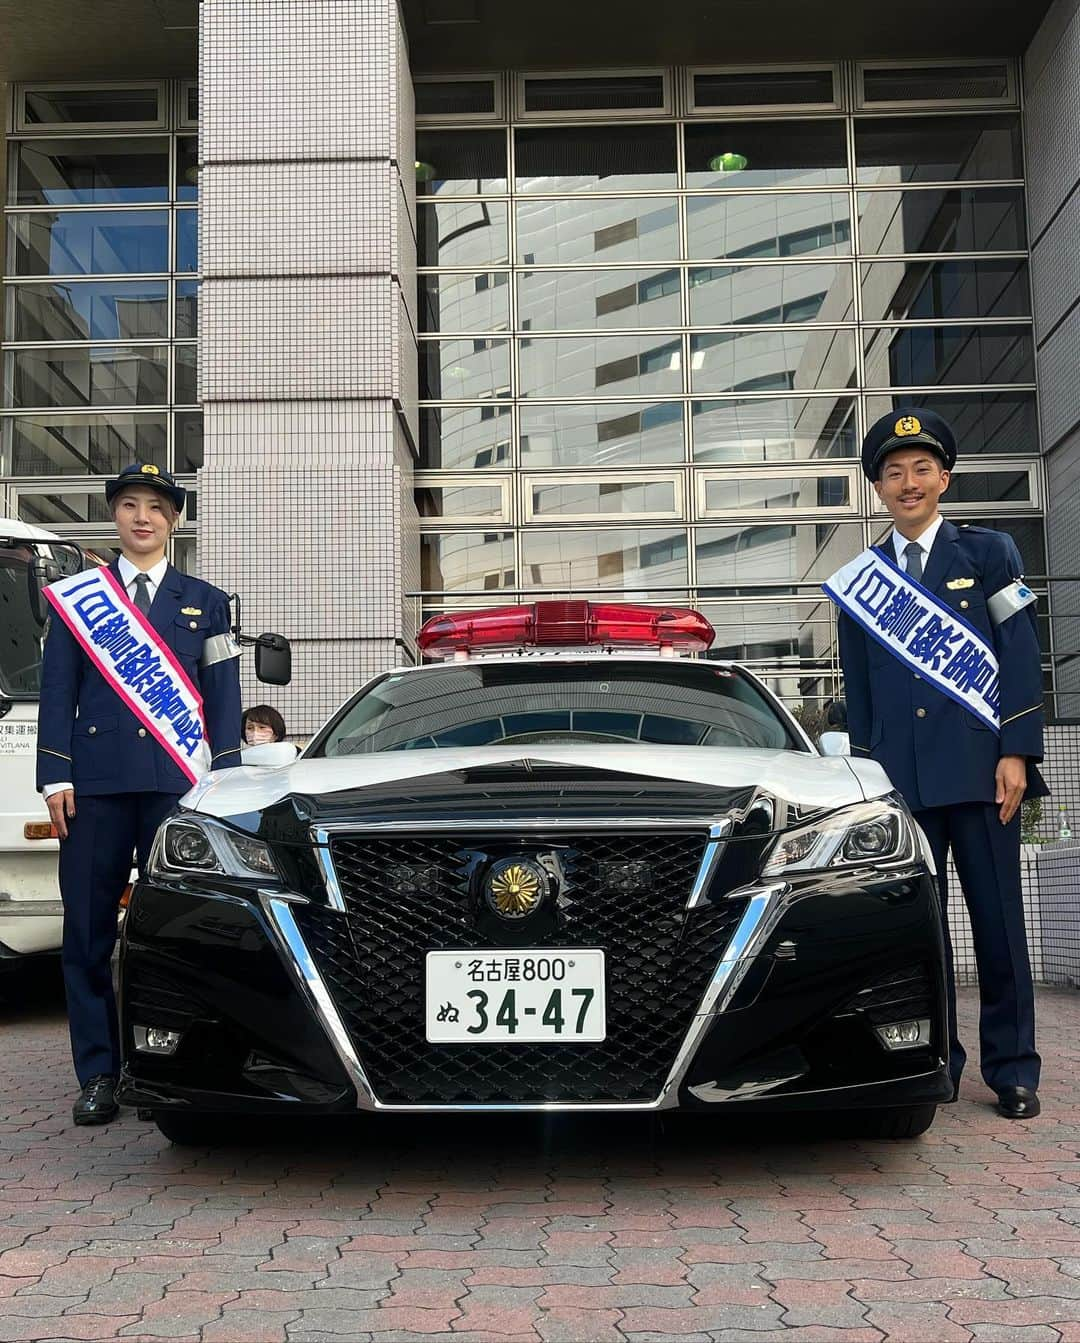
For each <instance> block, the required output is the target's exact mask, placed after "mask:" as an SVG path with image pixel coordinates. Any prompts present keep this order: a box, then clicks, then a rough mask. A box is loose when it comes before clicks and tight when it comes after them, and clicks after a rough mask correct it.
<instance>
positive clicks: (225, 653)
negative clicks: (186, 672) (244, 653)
mask: <svg viewBox="0 0 1080 1343" xmlns="http://www.w3.org/2000/svg"><path fill="white" fill-rule="evenodd" d="M239 656H240V645H239V644H238V643H237V642H236V640H235V639H234V638H233V636H232V635H231V634H211V636H210V637H209V639H207V640H206V642H205V643H204V644H203V649H202V656H201V657H200V658H199V666H200V667H203V668H206V667H212V666H213V665H214V664H215V663H216V662H227V661H228V660H229V658H238V657H239Z"/></svg>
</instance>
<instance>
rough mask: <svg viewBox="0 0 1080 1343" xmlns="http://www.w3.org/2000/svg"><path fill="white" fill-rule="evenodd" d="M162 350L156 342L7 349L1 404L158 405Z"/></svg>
mask: <svg viewBox="0 0 1080 1343" xmlns="http://www.w3.org/2000/svg"><path fill="white" fill-rule="evenodd" d="M167 353H168V351H167V348H166V347H165V346H161V345H140V346H128V347H124V346H115V345H112V346H110V345H98V346H83V347H78V346H75V347H64V346H53V347H51V348H49V349H42V350H9V351H8V352H7V354H6V355H5V357H4V404H5V405H6V406H16V407H18V406H42V407H46V406H154V405H158V406H160V405H164V404H165V402H166V387H167V383H168V379H167V377H166V369H167V363H166V360H167Z"/></svg>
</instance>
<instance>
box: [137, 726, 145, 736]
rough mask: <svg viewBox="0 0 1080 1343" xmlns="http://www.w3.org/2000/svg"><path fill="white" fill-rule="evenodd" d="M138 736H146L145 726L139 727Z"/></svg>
mask: <svg viewBox="0 0 1080 1343" xmlns="http://www.w3.org/2000/svg"><path fill="white" fill-rule="evenodd" d="M139 736H140V737H145V736H146V728H144V727H141V728H139Z"/></svg>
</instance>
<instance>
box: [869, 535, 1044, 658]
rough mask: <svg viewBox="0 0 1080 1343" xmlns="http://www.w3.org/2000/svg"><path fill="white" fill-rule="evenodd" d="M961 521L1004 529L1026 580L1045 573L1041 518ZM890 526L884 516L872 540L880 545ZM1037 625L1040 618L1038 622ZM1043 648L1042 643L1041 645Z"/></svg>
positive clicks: (1030, 580) (1033, 579)
mask: <svg viewBox="0 0 1080 1343" xmlns="http://www.w3.org/2000/svg"><path fill="white" fill-rule="evenodd" d="M964 523H965V525H967V526H972V527H989V528H991V530H993V531H996V532H1006V533H1007V534H1008V535H1009V536H1011V537H1012V539H1013V540H1014V541H1015V542H1016V548H1017V550H1019V552H1020V559H1021V561H1022V563H1023V566H1024V574H1025V577H1026V578H1027V579H1028V581H1029V582H1032V583H1034V582H1038V580H1039V579H1040V578H1041V577H1043V576H1045V574H1046V543H1045V539H1044V536H1043V520H1042V518H998V517H989V518H971V519H969V518H965V519H964ZM891 530H892V524H891V523H890V522H889V521H888V520H887V519H886V521H885V522H883V523H882V524H881V527H880V529H878V528H875V529H874V532H873V543H874V544H875V545H880V544H881V542H882V541H883V540H884V539H885V537H887V536H888V535H889V532H890V531H891ZM1039 623H1040V625H1041V624H1042V621H1040V622H1039ZM1044 651H1045V646H1044Z"/></svg>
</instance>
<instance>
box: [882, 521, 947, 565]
mask: <svg viewBox="0 0 1080 1343" xmlns="http://www.w3.org/2000/svg"><path fill="white" fill-rule="evenodd" d="M944 521H945V519H944V518H943V517H942V516H941V514H940V513H939V514H938V515H937V517H936V518H935V519H934V520H933V522H932V523H931V524H930V526H929V527H927V529H926V531H925V532H922V533H921V534H920V535H919V536H917V537H916V538H915V540H916V542H917V543H918V545H920V546H921V547H922V553H923V568H924V569H925V568H926V561H927V560H928V559H929V558H930V551H931V549H932V548H933V545H934V541H935V539H936V538H937V534H938V532H939V531H940V530H941V524H942V523H943V522H944ZM892 543H893V552H894V554H895V555H896V562H897V564H899V566H900V568H901V569H904V570H906V569H907V556H906V555H905V554H904V551H905V550H906V549H907V547H908V546H909V545H910V544H911V542H910V541H909V540H908V538H907V537H906V536H901V535H900V533H899V532H898V531H897V530H896V528H895V527H894V528H893V529H892Z"/></svg>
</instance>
